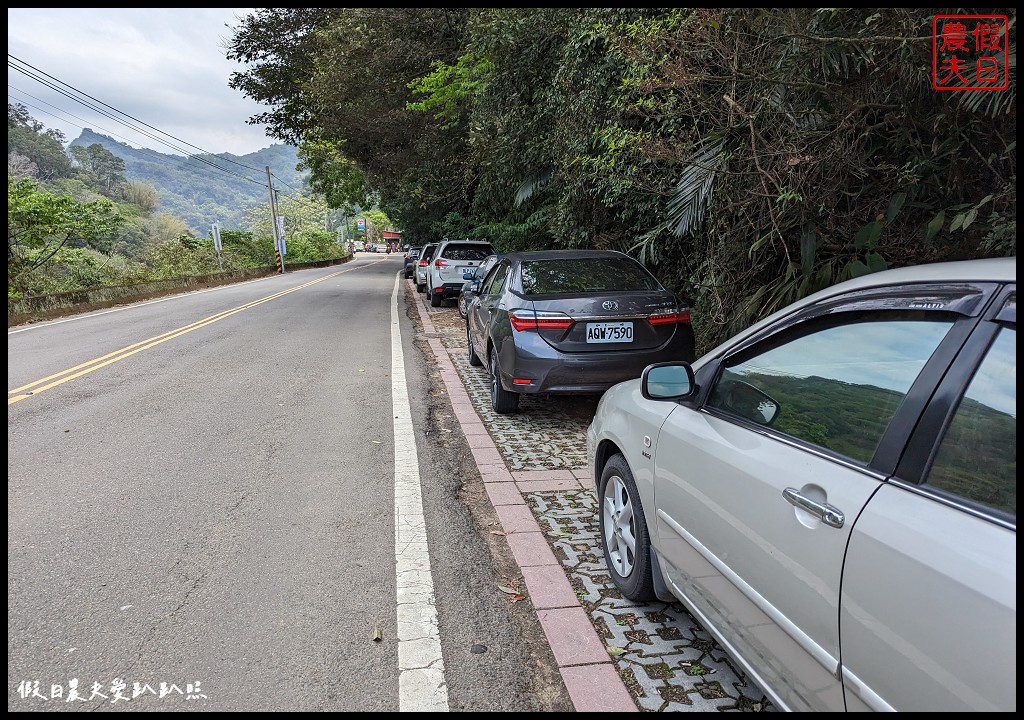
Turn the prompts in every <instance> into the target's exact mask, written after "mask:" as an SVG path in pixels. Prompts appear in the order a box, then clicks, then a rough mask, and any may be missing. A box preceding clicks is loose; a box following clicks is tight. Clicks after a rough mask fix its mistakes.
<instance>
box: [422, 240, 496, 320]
mask: <svg viewBox="0 0 1024 720" xmlns="http://www.w3.org/2000/svg"><path fill="white" fill-rule="evenodd" d="M493 254H494V247H493V246H492V245H491V244H490V243H489V242H487V241H486V240H442V241H441V242H440V243H438V246H437V250H436V251H435V252H434V257H433V258H431V260H430V264H429V265H428V266H427V292H428V293H430V304H431V306H432V307H439V306H440V305H441V302H442V301H444V300H447V299H448V298H457V297H458V296H459V293H460V292H462V286H463V285H464V284H465V283H466V280H465V278H464V277H463V276H462V274H463V272H465V271H466V270H472V269H474V268H476V266H477V265H479V264H480V263H482V262H483V261H484V258H486V257H487V256H488V255H493Z"/></svg>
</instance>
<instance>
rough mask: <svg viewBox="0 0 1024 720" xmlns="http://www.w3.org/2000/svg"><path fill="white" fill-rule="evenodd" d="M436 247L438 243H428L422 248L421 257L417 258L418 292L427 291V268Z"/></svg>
mask: <svg viewBox="0 0 1024 720" xmlns="http://www.w3.org/2000/svg"><path fill="white" fill-rule="evenodd" d="M436 249H437V243H427V244H426V245H424V246H423V248H422V249H421V250H420V256H419V259H418V260H416V273H415V275H416V292H426V291H427V270H428V269H429V266H430V259H431V258H432V257H434V251H435V250H436Z"/></svg>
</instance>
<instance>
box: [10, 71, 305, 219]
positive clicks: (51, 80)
mask: <svg viewBox="0 0 1024 720" xmlns="http://www.w3.org/2000/svg"><path fill="white" fill-rule="evenodd" d="M7 57H8V62H7V65H8V67H10V68H11V69H13V70H15V71H17V72H20V73H22V74H23V75H25V76H26V77H29V78H30V79H32V80H35V81H36V82H38V83H40V84H41V85H43V86H44V87H47V88H50V89H51V90H53V91H54V92H57V93H58V94H60V95H63V96H64V97H67V98H69V99H70V100H73V101H75V102H77V103H79V104H81V105H84V106H85V107H87V108H89V109H90V110H93V111H94V112H97V113H99V114H100V115H103V116H104V117H108V118H110V119H112V120H114V121H115V122H118V123H120V124H122V125H124V126H125V127H128V128H130V129H132V130H134V131H135V132H137V133H139V134H141V135H144V136H145V137H148V138H150V139H152V140H154V141H156V142H158V143H160V144H162V145H164V146H166V147H169V148H171V149H172V150H176V151H177V152H180V153H183V154H184V155H185V156H186V157H187V158H190V159H193V160H196V161H198V162H201V163H204V164H206V165H209V166H210V167H212V168H214V169H216V170H219V171H221V172H223V173H226V174H228V175H233V176H235V177H237V178H240V179H242V180H245V181H246V182H251V183H253V184H255V185H259V186H260V187H263V185H264V183H263V182H262V180H259V181H257V180H253V179H252V178H250V177H246V176H244V175H240V174H238V173H236V172H234V171H232V170H229V169H228V168H225V167H223V166H221V165H218V164H217V163H215V162H213V161H212V160H210V159H209V157H216V158H217V159H218V160H223V161H226V162H229V163H232V164H234V165H238V166H239V167H242V168H245V169H246V170H251V171H253V172H260V171H259V170H258V169H257V168H254V167H251V166H249V165H246V164H244V163H240V162H237V161H235V160H232V159H231V158H222V157H220V156H218V155H216V154H214V153H211V152H209V151H208V150H204V149H203V148H201V147H199V146H197V145H193V144H192V143H189V142H187V141H185V140H182V139H181V138H178V137H176V136H175V135H172V134H171V133H168V132H165V131H163V130H160V129H159V128H157V127H155V126H153V125H150V124H149V123H147V122H145V121H143V120H139V119H138V118H136V117H134V116H132V115H129V114H128V113H125V112H123V111H121V110H118V109H117V108H115V107H114V106H112V105H109V104H107V103H105V102H103V101H102V100H99V99H97V98H94V97H93V96H91V95H89V94H88V93H85V92H83V91H81V90H79V89H78V88H76V87H74V86H72V85H69V84H68V83H65V82H64V81H62V80H60V79H58V78H56V77H54V76H52V75H50V74H49V73H47V72H45V71H43V70H40V69H39V68H36V67H35V66H33V65H31V64H30V63H27V62H25V61H24V60H21V59H20V58H18V57H16V56H14V55H12V54H10V53H8V54H7ZM12 61H13V62H12ZM44 78H48V79H44ZM61 86H62V87H61ZM8 87H9V88H12V89H14V90H15V91H17V92H21V93H24V94H25V95H27V96H28V97H31V98H34V99H35V100H38V101H39V102H42V103H44V104H46V105H49V106H50V107H52V108H54V109H55V110H58V111H59V112H61V113H65V114H67V115H70V116H71V117H74V118H76V119H78V120H82V122H88V121H86V120H84V119H83V118H79V117H77V116H76V115H72V114H71V113H69V112H68V111H66V110H64V109H62V108H58V107H56V106H55V105H52V104H50V103H48V102H46V101H44V100H41V99H40V98H36V97H35V96H34V95H32V94H30V93H27V92H25V91H24V90H21V89H20V88H17V87H14V86H12V85H8ZM64 88H67V89H68V90H65V89H64ZM69 90H70V92H69ZM73 93H75V94H73ZM80 96H81V97H80ZM83 98H88V100H90V101H92V102H87V101H86V100H84V99H83ZM94 103H98V105H99V106H102V107H99V106H97V104H94ZM32 107H35V106H32ZM104 108H109V110H110V111H113V113H117V115H114V114H112V113H111V112H110V111H108V110H105V109H104ZM36 109H37V110H40V111H41V112H43V113H45V114H47V115H50V116H51V117H55V118H56V117H59V116H57V115H53V114H52V113H49V112H47V111H45V110H42V109H41V108H36ZM118 115H119V116H123V118H128V119H129V120H131V121H133V122H135V123H139V124H141V125H143V126H144V127H146V128H150V129H151V130H153V131H155V132H157V133H160V134H161V135H165V136H167V137H168V138H171V139H172V140H175V141H177V142H179V143H182V144H184V145H187V146H188V147H191V148H195V149H196V150H199V151H201V152H202V153H204V154H205V155H206V156H209V157H204V156H201V155H197V154H196V153H192V152H189V151H187V150H184V149H183V148H181V147H179V146H176V145H173V144H171V143H169V142H167V141H166V140H164V139H163V138H161V137H158V136H156V135H154V134H152V133H150V132H148V131H146V130H143V129H142V128H140V127H137V126H135V125H133V124H132V123H130V122H127V121H125V120H124V119H122V117H118ZM98 127H99V126H98ZM83 129H84V128H83ZM100 129H101V130H105V131H106V132H111V131H110V130H107V129H106V128H102V127H100ZM112 134H113V135H115V136H116V137H120V138H122V139H124V140H126V141H127V138H125V137H124V136H123V135H118V134H117V133H112ZM143 150H147V151H148V149H146V148H143ZM274 177H277V176H276V175H275V176H274ZM277 179H278V181H279V182H281V183H282V184H283V185H285V186H286V187H289V188H291V189H292V190H293V191H295V192H296V193H300V192H301V190H297V189H296V188H293V187H292V186H291V185H289V184H288V183H286V182H285V181H284V180H281V179H280V178H277ZM285 197H288V198H290V199H292V200H293V201H294V202H296V203H298V204H300V205H305V206H306V207H308V208H310V209H312V210H315V211H317V212H321V211H322V210H323V208H320V207H317V206H315V205H312V204H310V203H309V202H307V201H306V200H305V199H304V198H302V197H301V196H299V195H288V194H285Z"/></svg>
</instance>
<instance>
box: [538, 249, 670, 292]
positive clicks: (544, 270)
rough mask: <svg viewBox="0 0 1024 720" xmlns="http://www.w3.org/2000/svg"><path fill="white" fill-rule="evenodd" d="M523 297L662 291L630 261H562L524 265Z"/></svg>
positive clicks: (658, 285)
mask: <svg viewBox="0 0 1024 720" xmlns="http://www.w3.org/2000/svg"><path fill="white" fill-rule="evenodd" d="M521 274H522V278H523V294H524V295H560V294H562V293H608V292H629V291H631V290H661V289H662V286H661V284H660V283H659V282H658V281H657V280H655V278H654V276H653V275H651V274H650V273H649V272H647V270H646V269H645V268H644V266H643V265H641V264H640V263H638V262H636V261H635V260H632V259H630V258H622V257H612V258H559V259H557V260H527V261H526V262H524V263H523V264H522V267H521Z"/></svg>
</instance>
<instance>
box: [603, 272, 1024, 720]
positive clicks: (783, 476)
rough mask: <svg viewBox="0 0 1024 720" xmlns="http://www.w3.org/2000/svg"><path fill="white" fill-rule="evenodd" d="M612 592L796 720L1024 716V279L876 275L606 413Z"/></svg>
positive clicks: (791, 310) (662, 375)
mask: <svg viewBox="0 0 1024 720" xmlns="http://www.w3.org/2000/svg"><path fill="white" fill-rule="evenodd" d="M587 450H588V457H589V463H590V467H591V471H592V473H593V479H594V482H595V489H596V491H597V496H598V499H599V508H600V509H599V513H600V536H601V541H602V545H603V548H604V556H605V560H606V562H607V567H608V572H609V574H610V576H611V578H612V580H613V581H614V583H615V585H616V586H617V588H618V589H619V591H620V592H621V593H622V595H624V596H625V597H626V598H628V599H631V600H635V601H641V602H647V601H651V600H654V599H661V600H664V601H671V600H679V601H681V602H682V603H683V604H684V605H686V606H687V608H688V609H689V610H690V611H691V612H692V614H693V616H694V617H695V618H697V620H698V621H699V622H700V623H701V625H702V626H703V627H704V629H706V630H707V631H708V632H709V633H711V635H713V636H714V637H715V638H716V639H717V640H718V642H719V643H720V644H721V645H722V647H724V648H725V649H726V650H727V651H728V653H729V656H730V657H731V658H732V659H733V660H734V661H735V662H736V663H737V664H738V665H739V666H740V667H741V668H742V670H743V671H744V672H745V673H746V674H747V675H748V676H749V677H750V678H751V679H752V680H754V681H755V683H756V684H757V685H758V686H759V687H760V689H761V690H762V691H764V693H765V694H766V695H767V696H768V697H769V698H770V699H771V701H772V703H773V704H774V705H775V706H777V707H778V708H779V709H780V710H786V711H812V712H828V711H864V710H876V711H910V712H924V713H935V712H942V711H950V712H971V711H1006V712H1014V711H1016V709H1017V632H1016V631H1017V259H1016V258H1001V259H993V260H972V261H967V262H959V263H942V264H936V265H921V266H917V267H907V268H902V269H897V270H889V271H883V272H878V273H874V274H871V275H865V276H862V277H859V278H857V279H854V280H850V281H847V282H844V283H840V284H837V285H834V286H832V287H830V288H827V289H825V290H823V291H821V292H818V293H817V294H814V295H811V296H810V297H807V298H804V299H803V300H800V301H798V302H796V303H794V304H793V305H790V306H789V307H787V308H785V309H783V310H780V311H779V312H777V313H775V314H774V315H771V316H769V317H767V318H765V319H764V320H762V321H760V322H758V323H756V324H755V325H753V326H752V327H750V328H748V329H747V330H745V331H743V332H741V333H739V334H738V335H736V336H735V337H733V338H732V339H731V340H728V341H726V342H725V343H723V344H722V345H720V346H718V347H717V348H715V349H713V350H711V351H710V352H708V353H707V354H705V355H704V356H702V357H701V358H700V359H699V360H697V361H695V362H693V363H692V364H691V363H686V362H669V363H657V364H653V365H651V366H649V367H647V368H645V369H644V371H643V374H642V375H641V376H640V377H639V378H637V379H634V380H629V381H626V382H623V383H621V384H619V385H616V386H615V387H613V388H611V389H610V390H608V391H607V392H606V393H605V394H604V395H603V396H602V397H601V399H600V400H599V402H598V405H597V409H596V412H595V415H594V419H593V421H592V422H591V424H590V427H589V428H588V431H587Z"/></svg>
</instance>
